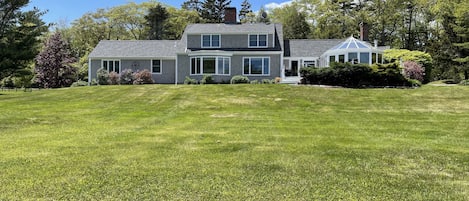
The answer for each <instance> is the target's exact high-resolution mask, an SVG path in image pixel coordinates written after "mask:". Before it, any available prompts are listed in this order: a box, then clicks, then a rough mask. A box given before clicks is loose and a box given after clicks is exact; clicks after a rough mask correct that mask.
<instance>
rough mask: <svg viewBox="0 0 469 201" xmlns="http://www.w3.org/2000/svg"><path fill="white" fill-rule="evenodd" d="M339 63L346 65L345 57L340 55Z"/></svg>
mask: <svg viewBox="0 0 469 201" xmlns="http://www.w3.org/2000/svg"><path fill="white" fill-rule="evenodd" d="M339 63H345V55H343V54H342V55H339Z"/></svg>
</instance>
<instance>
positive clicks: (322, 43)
mask: <svg viewBox="0 0 469 201" xmlns="http://www.w3.org/2000/svg"><path fill="white" fill-rule="evenodd" d="M340 42H343V40H342V39H318V40H309V39H305V40H301V39H295V40H287V41H285V56H286V57H319V56H321V55H322V54H323V53H324V52H326V51H327V50H329V49H330V48H332V47H334V46H335V45H337V44H339V43H340Z"/></svg>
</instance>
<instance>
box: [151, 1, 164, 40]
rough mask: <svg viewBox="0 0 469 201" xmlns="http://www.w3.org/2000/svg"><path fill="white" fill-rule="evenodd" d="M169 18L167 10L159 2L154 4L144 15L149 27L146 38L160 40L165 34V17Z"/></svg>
mask: <svg viewBox="0 0 469 201" xmlns="http://www.w3.org/2000/svg"><path fill="white" fill-rule="evenodd" d="M168 18H169V14H168V11H167V10H166V8H165V7H163V6H161V4H158V5H156V6H155V7H154V8H151V9H150V10H149V11H148V15H146V16H145V20H146V21H147V26H148V27H149V28H150V30H149V32H148V39H150V40H161V39H163V37H164V34H165V25H166V19H168Z"/></svg>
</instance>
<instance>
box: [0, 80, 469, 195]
mask: <svg viewBox="0 0 469 201" xmlns="http://www.w3.org/2000/svg"><path fill="white" fill-rule="evenodd" d="M0 94H1V95H0V108H1V109H0V110H1V113H0V200H25V199H27V200H28V199H29V200H41V199H45V200H49V199H50V200H127V199H130V200H144V199H154V200H468V199H469V87H435V86H425V87H423V88H420V89H324V88H315V87H308V86H287V85H236V86H233V85H207V86H170V85H146V86H99V87H83V88H68V89H56V90H41V91H33V92H1V91H0Z"/></svg>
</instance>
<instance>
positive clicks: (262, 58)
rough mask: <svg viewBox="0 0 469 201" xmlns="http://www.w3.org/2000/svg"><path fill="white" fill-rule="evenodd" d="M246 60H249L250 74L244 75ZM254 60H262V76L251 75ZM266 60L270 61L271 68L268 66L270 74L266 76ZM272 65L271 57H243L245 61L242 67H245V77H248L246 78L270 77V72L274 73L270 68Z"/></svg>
mask: <svg viewBox="0 0 469 201" xmlns="http://www.w3.org/2000/svg"><path fill="white" fill-rule="evenodd" d="M246 59H249V74H246V73H244V60H246ZM252 59H261V60H262V74H251V73H252V69H251V66H252V63H251V62H252ZM265 59H268V60H269V66H268V68H269V73H268V74H266V73H265V72H264V65H265V64H264V61H265ZM271 63H272V62H271V59H270V57H243V61H242V65H241V66H242V67H243V69H242V71H243V75H246V76H270V72H271V71H272V69H271V68H270V66H271Z"/></svg>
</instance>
